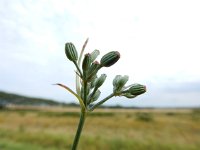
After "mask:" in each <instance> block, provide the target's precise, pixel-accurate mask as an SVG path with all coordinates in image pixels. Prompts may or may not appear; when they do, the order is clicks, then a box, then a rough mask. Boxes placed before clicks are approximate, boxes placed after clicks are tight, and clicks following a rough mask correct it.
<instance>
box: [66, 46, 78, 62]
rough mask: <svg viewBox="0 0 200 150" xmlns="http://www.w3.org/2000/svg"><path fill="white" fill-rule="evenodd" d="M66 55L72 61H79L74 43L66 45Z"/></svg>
mask: <svg viewBox="0 0 200 150" xmlns="http://www.w3.org/2000/svg"><path fill="white" fill-rule="evenodd" d="M65 54H66V56H67V58H68V59H69V60H70V61H73V62H75V61H77V60H78V53H77V51H76V47H75V46H74V44H73V43H66V44H65Z"/></svg>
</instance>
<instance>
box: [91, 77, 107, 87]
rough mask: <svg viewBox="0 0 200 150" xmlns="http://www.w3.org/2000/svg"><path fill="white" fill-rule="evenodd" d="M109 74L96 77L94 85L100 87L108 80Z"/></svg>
mask: <svg viewBox="0 0 200 150" xmlns="http://www.w3.org/2000/svg"><path fill="white" fill-rule="evenodd" d="M106 77H107V75H106V74H102V75H101V76H100V77H99V78H97V79H96V81H95V83H94V86H95V88H96V89H98V88H99V87H100V86H101V85H102V84H103V83H104V81H105V80H106Z"/></svg>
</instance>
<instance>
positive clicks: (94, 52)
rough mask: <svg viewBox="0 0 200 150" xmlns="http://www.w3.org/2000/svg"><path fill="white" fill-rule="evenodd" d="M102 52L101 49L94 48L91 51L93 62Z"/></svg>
mask: <svg viewBox="0 0 200 150" xmlns="http://www.w3.org/2000/svg"><path fill="white" fill-rule="evenodd" d="M99 54H100V52H99V50H96V49H95V50H94V51H93V52H92V53H91V61H92V62H93V61H94V60H95V59H96V58H97V56H98V55H99Z"/></svg>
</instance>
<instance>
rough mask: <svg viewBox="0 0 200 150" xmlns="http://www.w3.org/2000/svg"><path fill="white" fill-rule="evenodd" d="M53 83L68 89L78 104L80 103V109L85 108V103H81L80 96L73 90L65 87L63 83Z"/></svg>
mask: <svg viewBox="0 0 200 150" xmlns="http://www.w3.org/2000/svg"><path fill="white" fill-rule="evenodd" d="M54 85H58V86H60V87H63V88H64V89H66V90H67V91H69V92H70V93H71V94H73V95H74V96H75V97H76V98H77V99H78V101H79V103H80V105H81V108H82V109H86V108H85V105H84V103H83V100H82V99H81V97H80V96H79V95H77V94H76V93H75V92H74V91H73V90H71V89H70V88H69V87H67V86H66V85H63V84H60V83H56V84H54Z"/></svg>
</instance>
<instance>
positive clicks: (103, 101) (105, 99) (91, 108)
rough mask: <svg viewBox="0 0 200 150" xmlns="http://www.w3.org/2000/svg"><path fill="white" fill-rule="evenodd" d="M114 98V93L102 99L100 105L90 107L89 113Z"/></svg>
mask: <svg viewBox="0 0 200 150" xmlns="http://www.w3.org/2000/svg"><path fill="white" fill-rule="evenodd" d="M113 96H115V94H114V93H112V94H110V95H108V96H107V97H106V98H104V99H102V100H101V101H99V102H98V103H96V104H94V105H93V106H92V107H90V108H89V109H88V110H89V111H93V110H94V109H95V108H97V107H98V106H100V105H101V104H103V103H105V102H106V101H107V100H109V99H110V98H112V97H113Z"/></svg>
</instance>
